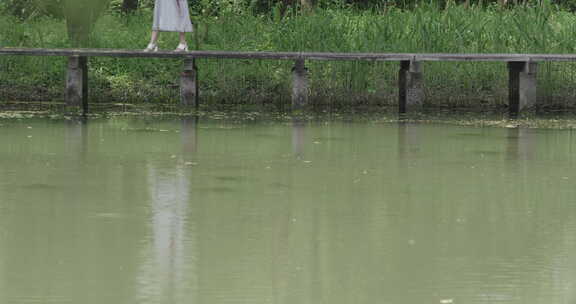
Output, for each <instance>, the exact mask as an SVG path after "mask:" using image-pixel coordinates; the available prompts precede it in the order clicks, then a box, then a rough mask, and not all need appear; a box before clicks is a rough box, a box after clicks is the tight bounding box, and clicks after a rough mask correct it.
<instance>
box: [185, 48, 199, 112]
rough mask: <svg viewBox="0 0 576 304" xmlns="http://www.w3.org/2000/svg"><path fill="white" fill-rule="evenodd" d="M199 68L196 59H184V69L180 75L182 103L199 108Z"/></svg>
mask: <svg viewBox="0 0 576 304" xmlns="http://www.w3.org/2000/svg"><path fill="white" fill-rule="evenodd" d="M198 99H199V98H198V68H197V67H196V61H195V60H194V59H185V60H184V71H183V72H182V75H180V103H181V104H182V105H183V106H186V107H194V108H196V109H197V108H198V104H199V102H198Z"/></svg>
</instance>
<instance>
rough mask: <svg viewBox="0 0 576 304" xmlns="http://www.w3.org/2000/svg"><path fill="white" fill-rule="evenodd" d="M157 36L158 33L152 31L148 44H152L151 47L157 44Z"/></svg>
mask: <svg viewBox="0 0 576 304" xmlns="http://www.w3.org/2000/svg"><path fill="white" fill-rule="evenodd" d="M159 34H160V32H159V31H152V35H151V36H150V44H152V45H156V44H158V36H159Z"/></svg>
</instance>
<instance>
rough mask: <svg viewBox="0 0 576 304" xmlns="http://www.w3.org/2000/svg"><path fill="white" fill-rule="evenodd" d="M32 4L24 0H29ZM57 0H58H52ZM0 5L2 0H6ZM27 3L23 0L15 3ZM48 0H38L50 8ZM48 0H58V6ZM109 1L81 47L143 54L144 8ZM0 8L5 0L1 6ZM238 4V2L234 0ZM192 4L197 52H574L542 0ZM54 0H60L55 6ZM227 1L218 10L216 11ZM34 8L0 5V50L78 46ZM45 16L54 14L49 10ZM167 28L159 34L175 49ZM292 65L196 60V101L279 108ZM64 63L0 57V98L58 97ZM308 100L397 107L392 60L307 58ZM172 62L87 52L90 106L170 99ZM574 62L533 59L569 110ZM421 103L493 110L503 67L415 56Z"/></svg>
mask: <svg viewBox="0 0 576 304" xmlns="http://www.w3.org/2000/svg"><path fill="white" fill-rule="evenodd" d="M30 1H32V0H30ZM55 1H56V0H55ZM8 2H10V1H8ZM22 2H26V1H22ZM50 2H51V1H45V2H43V3H46V4H49V3H50ZM56 2H58V1H56ZM124 2H126V1H113V2H112V3H111V4H108V6H106V9H103V10H102V11H101V12H99V13H98V18H96V17H94V24H93V27H92V28H91V30H90V35H89V39H87V40H86V41H82V42H81V43H82V46H84V47H94V48H126V49H142V48H143V47H144V46H145V45H146V43H147V40H148V36H149V32H150V24H151V19H152V17H151V3H150V1H148V2H146V1H143V2H141V3H140V9H137V10H134V11H132V10H128V11H126V8H125V7H124V6H125V3H124ZM5 3H7V2H5ZM242 3H244V2H242ZM246 3H248V5H243V6H240V5H238V6H236V7H235V6H233V5H231V4H230V3H228V2H218V1H199V2H195V3H191V7H192V10H191V12H192V13H193V20H194V23H195V26H196V31H195V33H194V34H193V35H192V36H193V37H191V41H193V42H191V44H192V45H193V48H195V49H201V50H236V51H318V52H414V53H419V52H434V53H436V52H438V53H574V52H576V38H575V37H576V36H575V35H574V33H575V32H576V16H574V14H573V13H572V12H570V10H569V3H566V5H564V6H559V5H555V4H552V3H550V2H538V3H523V4H518V5H506V6H505V5H503V2H495V3H489V2H487V3H471V2H464V3H461V4H457V3H453V2H444V3H435V2H427V3H417V2H403V3H404V4H402V5H401V4H399V3H400V2H396V3H395V2H389V3H388V5H379V4H378V3H377V2H374V3H373V4H372V5H369V6H367V7H365V6H366V5H364V6H363V5H361V4H362V2H346V3H345V2H338V1H333V3H328V2H322V1H320V2H310V3H313V6H312V7H310V8H308V9H305V8H303V7H304V3H305V2H298V3H295V4H294V3H293V5H290V2H286V1H280V2H276V3H273V2H266V3H267V4H266V3H264V4H262V2H258V1H252V2H246ZM56 4H58V3H56ZM226 5H228V6H226ZM55 7H56V8H50V7H49V6H46V7H43V8H36V12H34V13H33V12H30V11H27V12H22V11H20V12H19V11H17V10H16V8H14V7H12V8H11V11H10V12H9V11H8V10H7V9H6V7H5V8H4V10H3V13H2V14H1V15H0V28H1V29H2V31H1V32H0V46H1V47H35V48H66V47H72V46H73V45H75V44H77V42H73V41H72V40H73V39H71V38H70V37H72V36H71V35H70V33H69V32H68V31H69V26H70V25H69V22H68V23H67V21H66V20H67V19H66V17H65V16H63V15H59V13H58V12H60V11H61V10H58V9H57V7H58V6H57V5H56V6H55ZM51 12H52V13H51ZM176 44H177V37H176V35H172V34H164V35H162V36H161V41H160V46H161V48H163V49H173V48H174V47H175V46H176ZM292 64H293V63H292V62H285V61H246V60H200V61H199V62H198V68H199V81H200V94H201V98H202V99H203V103H204V104H208V105H215V104H227V105H230V104H251V105H253V104H262V105H266V106H273V107H282V106H283V105H286V104H287V103H289V96H290V77H291V68H292ZM64 65H65V59H64V58H51V57H5V56H3V57H0V100H4V101H6V100H18V101H26V100H61V99H62V94H63V92H62V87H63V81H64V76H65V75H64V72H65V71H64ZM307 66H308V68H309V71H310V77H311V94H312V99H313V102H314V103H315V104H317V105H328V106H333V107H341V106H343V107H348V106H358V105H368V106H370V105H392V104H395V102H396V99H397V98H396V94H397V89H396V87H397V83H396V82H397V80H396V77H397V72H398V63H396V62H386V63H372V62H315V61H311V62H308V63H307ZM180 71H181V62H180V61H178V60H166V59H162V60H160V59H119V58H91V59H90V74H91V75H90V79H91V83H90V89H91V93H90V98H91V102H116V103H142V102H145V103H153V104H156V103H162V104H176V103H177V102H178V95H177V94H178V90H177V87H178V83H179V78H178V76H179V73H180ZM575 71H576V69H575V65H574V64H572V63H549V64H542V65H541V66H540V69H539V85H540V86H539V99H541V100H543V101H545V102H546V104H547V105H549V106H562V107H572V106H574V105H576V103H575V102H574V101H573V100H574V97H575V96H576V91H575V89H574V88H573V87H574V86H573V83H574V78H575V77H576V72H575ZM424 75H425V77H426V79H425V86H426V96H427V101H428V102H429V103H430V104H433V105H437V106H465V107H469V106H482V107H498V106H500V105H504V104H505V103H506V96H507V81H508V80H507V70H506V66H505V64H503V63H478V62H476V63H471V62H464V63H440V62H439V63H425V65H424Z"/></svg>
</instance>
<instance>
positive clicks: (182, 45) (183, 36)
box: [176, 32, 188, 52]
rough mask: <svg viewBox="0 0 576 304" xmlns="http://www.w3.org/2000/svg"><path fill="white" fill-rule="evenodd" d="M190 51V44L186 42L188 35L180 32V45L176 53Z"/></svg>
mask: <svg viewBox="0 0 576 304" xmlns="http://www.w3.org/2000/svg"><path fill="white" fill-rule="evenodd" d="M185 51H188V43H187V42H186V33H184V32H180V44H178V47H177V48H176V52H185Z"/></svg>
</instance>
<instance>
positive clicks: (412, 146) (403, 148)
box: [398, 121, 421, 160]
mask: <svg viewBox="0 0 576 304" xmlns="http://www.w3.org/2000/svg"><path fill="white" fill-rule="evenodd" d="M419 128H420V127H419V125H418V124H414V123H409V122H403V121H400V122H398V156H399V159H401V160H403V159H408V160H409V159H413V158H415V157H416V156H417V155H418V152H419V151H420V144H421V142H420V141H419V136H418V132H419Z"/></svg>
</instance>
